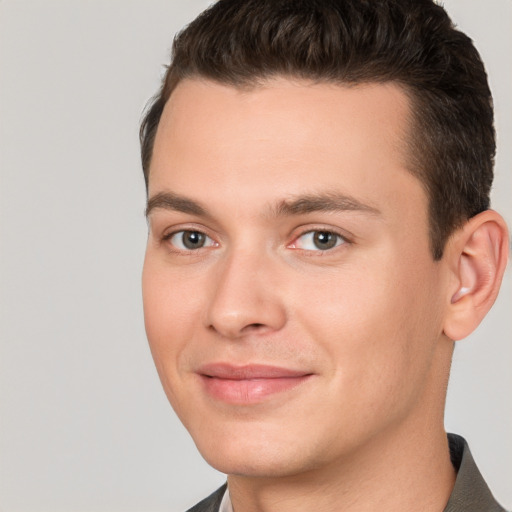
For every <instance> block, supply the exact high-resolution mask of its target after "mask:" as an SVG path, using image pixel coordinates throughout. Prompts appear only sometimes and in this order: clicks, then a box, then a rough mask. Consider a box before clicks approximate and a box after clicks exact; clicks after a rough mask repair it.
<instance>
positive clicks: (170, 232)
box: [160, 225, 219, 254]
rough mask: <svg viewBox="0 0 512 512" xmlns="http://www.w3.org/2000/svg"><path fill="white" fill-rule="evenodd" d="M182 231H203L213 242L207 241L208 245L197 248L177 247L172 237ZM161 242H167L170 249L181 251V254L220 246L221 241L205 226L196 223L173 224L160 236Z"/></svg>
mask: <svg viewBox="0 0 512 512" xmlns="http://www.w3.org/2000/svg"><path fill="white" fill-rule="evenodd" d="M180 233H201V234H202V235H204V236H205V238H206V239H208V240H209V241H210V242H211V243H207V245H204V246H202V247H198V248H197V249H186V248H183V249H182V248H179V247H176V246H175V245H174V244H172V243H171V239H172V238H173V237H174V236H176V235H178V234H180ZM160 242H161V243H163V244H167V245H168V246H169V249H170V250H171V251H172V252H176V253H180V254H191V253H196V252H199V251H200V250H201V249H210V248H212V247H218V246H219V243H218V242H217V241H216V240H215V238H214V237H213V236H212V235H211V234H209V233H208V230H207V229H205V228H204V227H198V226H194V225H185V226H183V225H180V226H173V227H170V228H168V229H166V230H165V231H164V233H163V235H162V236H161V238H160Z"/></svg>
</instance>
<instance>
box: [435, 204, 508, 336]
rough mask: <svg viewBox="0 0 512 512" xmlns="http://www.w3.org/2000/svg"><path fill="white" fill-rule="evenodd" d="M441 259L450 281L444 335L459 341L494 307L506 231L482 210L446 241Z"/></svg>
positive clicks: (491, 213)
mask: <svg viewBox="0 0 512 512" xmlns="http://www.w3.org/2000/svg"><path fill="white" fill-rule="evenodd" d="M445 258H447V263H448V266H449V268H450V273H451V279H450V286H449V289H448V296H447V314H446V315H445V320H444V326H443V328H444V333H445V334H446V336H448V338H450V339H452V340H460V339H462V338H465V337H466V336H468V335H469V334H470V333H471V332H473V331H474V330H475V329H476V327H477V326H478V325H479V324H480V322H481V321H482V319H483V318H484V316H485V315H486V314H487V312H488V311H489V310H490V309H491V306H492V305H493V304H494V301H495V300H496V297H497V295H498V291H499V289H500V285H501V280H502V278H503V274H504V272H505V268H506V266H507V259H508V230H507V225H506V223H505V221H504V220H503V218H502V217H501V215H499V214H498V213H497V212H495V211H493V210H486V211H484V212H482V213H479V214H478V215H475V216H474V217H472V218H471V219H470V220H469V221H468V222H467V223H466V224H465V225H464V226H463V227H462V228H461V229H459V230H457V231H456V233H454V235H453V236H452V237H451V238H450V241H449V242H448V244H447V247H446V252H445Z"/></svg>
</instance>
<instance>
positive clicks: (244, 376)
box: [198, 363, 311, 380]
mask: <svg viewBox="0 0 512 512" xmlns="http://www.w3.org/2000/svg"><path fill="white" fill-rule="evenodd" d="M198 373H199V374H201V375H204V376H206V377H214V378H217V379H229V380H250V379H279V378H293V377H304V376H307V375H311V372H308V371H304V370H295V369H292V368H283V367H280V366H272V365H266V364H247V365H243V366H239V365H233V364H230V363H210V364H205V365H203V366H201V367H200V368H199V370H198Z"/></svg>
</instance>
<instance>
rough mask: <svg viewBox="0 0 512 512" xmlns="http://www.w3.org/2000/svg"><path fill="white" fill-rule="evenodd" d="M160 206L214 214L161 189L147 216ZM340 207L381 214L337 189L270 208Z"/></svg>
mask: <svg viewBox="0 0 512 512" xmlns="http://www.w3.org/2000/svg"><path fill="white" fill-rule="evenodd" d="M157 208H162V209H164V210H173V211H177V212H181V213H187V214H190V215H195V216H198V217H211V215H210V214H209V213H208V211H207V209H206V208H204V207H203V206H202V205H201V204H200V203H198V202H196V201H194V200H193V199H190V198H188V197H184V196H181V195H179V194H175V193H173V192H159V193H158V194H155V195H154V196H152V197H151V198H150V199H149V200H148V203H147V206H146V217H148V216H149V215H150V213H151V212H152V211H153V210H155V209H157ZM341 211H356V212H362V213H367V214H370V215H380V214H381V212H380V211H379V210H378V209H377V208H375V207H373V206H370V205H368V204H365V203H362V202H361V201H359V200H357V199H355V198H354V197H351V196H348V195H344V194H339V193H334V192H332V193H331V192H329V193H319V194H307V195H303V196H299V197H296V198H291V199H285V200H282V201H280V202H278V203H277V204H276V205H273V206H271V207H270V210H269V212H270V216H271V217H285V216H293V215H305V214H308V213H314V212H341Z"/></svg>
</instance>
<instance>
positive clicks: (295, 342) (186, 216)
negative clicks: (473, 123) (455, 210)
mask: <svg viewBox="0 0 512 512" xmlns="http://www.w3.org/2000/svg"><path fill="white" fill-rule="evenodd" d="M408 115H409V105H408V101H407V96H406V95H405V94H404V93H403V91H401V89H400V88H399V87H398V86H395V85H392V84H380V85H377V84H372V85H364V86H363V85H361V86H354V87H341V86H336V85H329V84H314V85H313V84H308V83H304V82H291V81H288V80H285V79H276V80H273V81H269V82H268V83H267V84H266V85H264V86H259V87H256V88H253V89H249V90H238V89H235V88H232V87H229V86H223V85H219V84H215V83H212V82H208V81H200V80H187V81H184V82H182V83H181V84H180V85H179V86H178V87H177V89H176V90H175V91H174V92H173V94H172V97H171V99H170V100H169V102H168V104H167V105H166V108H165V111H164V113H163V117H162V119H161V122H160V126H159V128H158V133H157V137H156V141H155V147H154V153H153V160H152V165H151V172H150V180H149V215H148V218H149V225H150V233H149V240H148V246H147V253H146V260H145V265H144V273H143V294H144V311H145V321H146V329H147V334H148V339H149V342H150V346H151V350H152V353H153V357H154V360H155V363H156V366H157V369H158V372H159V375H160V378H161V381H162V383H163V386H164V389H165V391H166V393H167V396H168V398H169V400H170V402H171V404H172V405H173V407H174V409H175V410H176V412H177V414H178V415H179V417H180V419H181V420H182V422H183V423H184V425H185V426H186V428H187V429H188V430H189V431H190V433H191V435H192V437H193V439H194V441H195V442H196V444H197V446H198V448H199V450H200V451H201V453H202V454H203V456H204V457H205V458H206V459H207V461H208V462H210V463H211V464H212V465H213V466H214V467H216V468H218V469H219V470H221V471H223V472H226V473H236V474H242V475H259V476H261V475H268V476H277V475H286V474H295V473H297V472H301V471H307V470H310V469H314V468H318V467H321V466H327V465H330V464H332V463H336V462H337V461H343V460H346V459H347V458H350V457H351V456H352V455H353V454H356V453H361V452H362V451H364V449H365V447H367V446H369V445H370V444H371V443H375V440H376V439H382V438H383V437H385V436H388V437H390V436H393V435H395V436H396V435H399V434H403V433H404V432H408V433H411V432H414V431H421V430H423V429H425V428H429V426H431V423H432V416H435V415H436V414H438V413H439V414H441V413H440V411H441V410H442V394H443V390H442V387H443V385H444V381H443V378H440V377H439V369H440V368H441V366H442V365H443V364H445V363H446V361H445V360H444V359H446V358H445V357H444V355H443V356H441V355H440V354H439V348H438V347H439V345H440V343H439V339H440V337H441V336H442V321H443V318H442V317H443V308H444V302H445V299H446V297H445V295H446V294H445V293H444V292H443V290H444V288H443V286H445V282H446V279H445V278H444V274H443V271H442V269H443V266H442V265H441V264H439V263H435V262H434V261H433V260H432V256H431V253H430V248H429V238H428V220H427V197H426V195H425V192H424V190H423V188H422V186H421V184H420V182H419V181H418V180H417V179H416V178H415V177H413V176H412V175H411V174H410V173H409V172H408V171H407V170H406V157H405V149H404V148H405V144H404V138H405V137H406V134H407V131H408V129H409V128H408ZM443 358H444V359H443ZM441 360H443V363H442V364H441V363H440V361H441ZM445 366H446V365H445ZM443 370H444V367H443ZM439 382H441V384H439ZM432 404H435V405H434V406H432ZM433 411H434V412H433ZM435 419H436V421H437V420H438V419H439V418H438V417H437V416H436V418H435Z"/></svg>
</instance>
